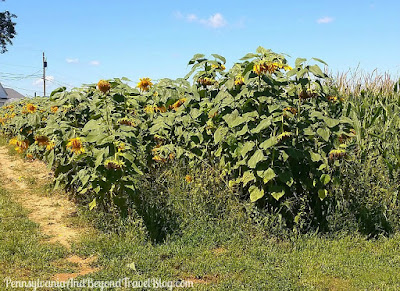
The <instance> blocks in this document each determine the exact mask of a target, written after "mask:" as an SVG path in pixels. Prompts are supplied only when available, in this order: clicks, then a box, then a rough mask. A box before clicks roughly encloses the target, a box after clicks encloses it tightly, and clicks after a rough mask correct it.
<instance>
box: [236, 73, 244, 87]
mask: <svg viewBox="0 0 400 291" xmlns="http://www.w3.org/2000/svg"><path fill="white" fill-rule="evenodd" d="M243 84H244V78H243V76H242V75H240V74H239V75H237V76H236V77H235V85H238V86H240V85H243Z"/></svg>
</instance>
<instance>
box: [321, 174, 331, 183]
mask: <svg viewBox="0 0 400 291" xmlns="http://www.w3.org/2000/svg"><path fill="white" fill-rule="evenodd" d="M320 181H321V183H322V184H324V185H326V184H328V183H329V182H330V181H331V176H330V175H328V174H322V175H321V178H320Z"/></svg>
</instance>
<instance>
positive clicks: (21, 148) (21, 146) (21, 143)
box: [15, 140, 29, 154]
mask: <svg viewBox="0 0 400 291" xmlns="http://www.w3.org/2000/svg"><path fill="white" fill-rule="evenodd" d="M15 145H16V147H15V150H16V151H17V152H18V153H19V154H22V153H23V152H25V151H26V150H27V149H28V147H29V143H28V141H25V140H18V141H17V142H16V144H15Z"/></svg>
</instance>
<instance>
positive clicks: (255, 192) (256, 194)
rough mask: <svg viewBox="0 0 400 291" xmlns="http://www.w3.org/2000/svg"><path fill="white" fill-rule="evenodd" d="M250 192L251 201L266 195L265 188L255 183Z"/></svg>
mask: <svg viewBox="0 0 400 291" xmlns="http://www.w3.org/2000/svg"><path fill="white" fill-rule="evenodd" d="M249 193H250V201H251V202H256V201H257V200H259V199H261V198H262V197H264V189H259V188H258V187H256V186H254V185H252V186H251V187H250V188H249Z"/></svg>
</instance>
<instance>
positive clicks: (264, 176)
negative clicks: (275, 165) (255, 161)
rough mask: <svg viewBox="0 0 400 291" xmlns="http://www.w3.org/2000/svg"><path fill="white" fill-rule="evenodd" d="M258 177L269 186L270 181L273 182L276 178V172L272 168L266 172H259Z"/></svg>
mask: <svg viewBox="0 0 400 291" xmlns="http://www.w3.org/2000/svg"><path fill="white" fill-rule="evenodd" d="M257 175H258V176H259V177H261V178H262V179H263V181H264V183H265V184H267V183H268V182H269V181H271V180H273V179H274V178H275V177H276V174H275V172H274V170H273V169H271V168H268V169H267V170H265V171H258V172H257Z"/></svg>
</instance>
